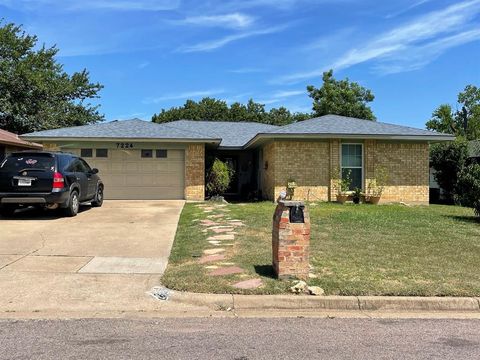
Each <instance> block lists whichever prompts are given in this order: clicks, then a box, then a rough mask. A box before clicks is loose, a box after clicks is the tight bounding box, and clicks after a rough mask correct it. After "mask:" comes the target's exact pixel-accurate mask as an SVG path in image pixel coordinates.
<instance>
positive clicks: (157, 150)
mask: <svg viewBox="0 0 480 360" xmlns="http://www.w3.org/2000/svg"><path fill="white" fill-rule="evenodd" d="M159 151H165V156H158V152H159ZM155 159H168V149H155Z"/></svg>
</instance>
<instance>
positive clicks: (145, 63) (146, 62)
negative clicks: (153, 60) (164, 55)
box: [137, 61, 150, 69]
mask: <svg viewBox="0 0 480 360" xmlns="http://www.w3.org/2000/svg"><path fill="white" fill-rule="evenodd" d="M149 65H150V61H143V62H141V63H140V64H138V65H137V67H138V68H139V69H145V68H146V67H147V66H149Z"/></svg>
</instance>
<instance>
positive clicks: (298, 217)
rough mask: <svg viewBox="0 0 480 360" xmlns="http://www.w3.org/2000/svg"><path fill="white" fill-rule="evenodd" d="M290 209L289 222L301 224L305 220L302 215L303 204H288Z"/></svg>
mask: <svg viewBox="0 0 480 360" xmlns="http://www.w3.org/2000/svg"><path fill="white" fill-rule="evenodd" d="M288 208H289V209H290V223H292V224H302V223H304V222H305V219H304V217H303V209H304V208H305V206H303V205H300V206H299V205H296V206H289V207H288Z"/></svg>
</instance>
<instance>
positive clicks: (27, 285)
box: [0, 273, 480, 318]
mask: <svg viewBox="0 0 480 360" xmlns="http://www.w3.org/2000/svg"><path fill="white" fill-rule="evenodd" d="M159 284H160V277H159V276H156V275H143V274H137V275H121V274H82V275H81V276H79V275H75V274H55V275H50V276H49V277H48V278H45V277H44V276H42V275H41V274H38V273H37V274H36V273H17V274H16V276H15V277H12V276H10V275H9V274H6V273H3V274H1V273H0V294H2V296H1V297H0V318H98V317H102V318H117V317H128V318H138V317H204V316H215V317H225V316H269V317H272V316H273V317H277V316H287V317H288V316H314V317H319V316H320V317H332V316H334V317H440V318H451V317H454V318H480V299H478V298H422V297H362V296H360V297H356V296H323V297H315V296H308V295H231V294H194V293H184V292H177V291H170V297H169V299H168V300H166V301H162V300H157V299H155V298H153V297H152V296H150V295H149V294H147V292H148V290H150V289H152V288H153V287H154V286H158V285H159Z"/></svg>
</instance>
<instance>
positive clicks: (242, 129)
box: [168, 120, 279, 147]
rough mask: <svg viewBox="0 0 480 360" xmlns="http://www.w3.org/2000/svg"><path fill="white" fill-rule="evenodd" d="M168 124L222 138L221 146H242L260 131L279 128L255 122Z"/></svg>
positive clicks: (185, 122) (188, 121)
mask: <svg viewBox="0 0 480 360" xmlns="http://www.w3.org/2000/svg"><path fill="white" fill-rule="evenodd" d="M168 125H169V126H171V127H174V128H177V129H181V130H186V131H197V132H200V133H202V134H209V135H210V136H213V137H216V138H220V139H222V142H221V143H220V146H221V147H242V146H243V145H245V144H246V143H247V142H249V141H250V140H251V139H252V138H253V137H254V136H255V135H257V134H258V133H264V132H270V131H272V130H275V129H278V128H279V126H274V125H268V124H261V123H254V122H230V121H194V120H178V121H172V122H170V123H168Z"/></svg>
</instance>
